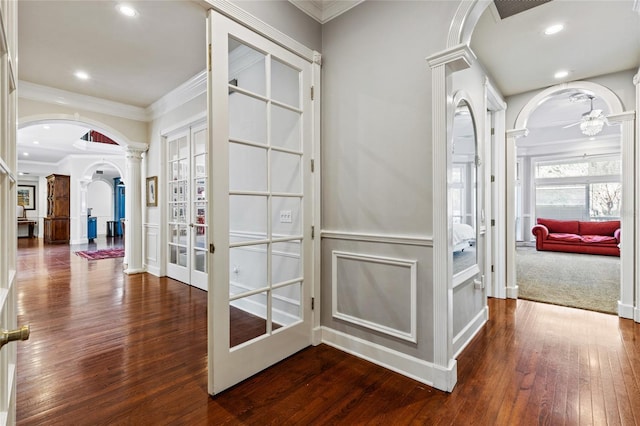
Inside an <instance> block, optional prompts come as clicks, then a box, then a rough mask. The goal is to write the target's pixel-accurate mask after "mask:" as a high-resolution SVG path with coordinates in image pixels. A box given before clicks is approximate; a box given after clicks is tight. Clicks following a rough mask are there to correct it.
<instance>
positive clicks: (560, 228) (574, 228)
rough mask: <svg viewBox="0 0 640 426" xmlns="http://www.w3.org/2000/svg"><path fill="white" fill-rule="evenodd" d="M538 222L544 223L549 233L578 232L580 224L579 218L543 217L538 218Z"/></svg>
mask: <svg viewBox="0 0 640 426" xmlns="http://www.w3.org/2000/svg"><path fill="white" fill-rule="evenodd" d="M538 223H539V224H540V225H544V226H546V227H547V229H548V230H549V233H560V234H578V233H579V231H580V226H579V225H578V221H577V220H555V219H542V218H538Z"/></svg>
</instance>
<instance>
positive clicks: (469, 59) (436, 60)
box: [427, 44, 478, 71]
mask: <svg viewBox="0 0 640 426" xmlns="http://www.w3.org/2000/svg"><path fill="white" fill-rule="evenodd" d="M477 59H478V58H476V55H475V53H473V51H472V50H471V49H470V48H469V46H468V45H466V44H458V45H456V46H453V47H450V48H448V49H446V50H442V51H440V52H438V53H435V54H433V55H431V56H429V57H427V62H428V63H429V66H430V67H431V68H435V67H438V66H440V65H446V66H447V68H449V70H450V71H461V70H464V69H467V68H471V65H472V64H473V63H474V62H476V61H477Z"/></svg>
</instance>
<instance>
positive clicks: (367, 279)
mask: <svg viewBox="0 0 640 426" xmlns="http://www.w3.org/2000/svg"><path fill="white" fill-rule="evenodd" d="M417 264H418V262H417V261H416V260H410V259H395V258H389V257H381V256H372V255H366V254H357V253H347V252H341V251H333V252H332V289H333V291H332V293H333V298H332V301H331V302H332V315H333V317H334V318H336V319H340V320H342V321H347V322H350V323H352V324H356V325H358V326H361V327H366V328H369V329H371V330H375V331H378V332H380V333H384V334H387V335H390V336H394V337H398V338H400V339H403V340H407V341H410V342H413V343H416V342H417V337H416V335H417V333H416V328H417V320H416V315H417V269H418V268H417Z"/></svg>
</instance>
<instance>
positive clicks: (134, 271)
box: [124, 267, 147, 275]
mask: <svg viewBox="0 0 640 426" xmlns="http://www.w3.org/2000/svg"><path fill="white" fill-rule="evenodd" d="M144 272H147V271H146V270H145V269H144V268H139V269H129V268H128V267H127V268H126V269H125V270H124V273H125V274H127V275H134V274H142V273H144Z"/></svg>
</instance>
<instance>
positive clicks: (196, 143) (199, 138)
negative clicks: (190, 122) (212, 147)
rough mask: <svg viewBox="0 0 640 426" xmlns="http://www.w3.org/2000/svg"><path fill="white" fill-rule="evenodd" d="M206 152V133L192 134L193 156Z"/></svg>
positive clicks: (200, 131) (199, 131)
mask: <svg viewBox="0 0 640 426" xmlns="http://www.w3.org/2000/svg"><path fill="white" fill-rule="evenodd" d="M206 152H207V131H206V130H204V129H203V130H198V131H197V132H194V133H193V154H194V155H200V154H205V153H206Z"/></svg>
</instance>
